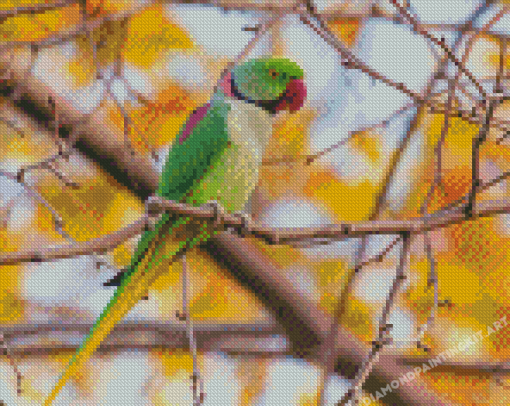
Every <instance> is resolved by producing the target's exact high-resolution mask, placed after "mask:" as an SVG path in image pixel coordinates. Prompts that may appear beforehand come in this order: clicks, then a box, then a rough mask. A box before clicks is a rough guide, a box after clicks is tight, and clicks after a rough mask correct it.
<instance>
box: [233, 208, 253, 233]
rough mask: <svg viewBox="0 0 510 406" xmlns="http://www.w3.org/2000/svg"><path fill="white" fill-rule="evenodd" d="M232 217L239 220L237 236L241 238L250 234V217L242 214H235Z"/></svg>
mask: <svg viewBox="0 0 510 406" xmlns="http://www.w3.org/2000/svg"><path fill="white" fill-rule="evenodd" d="M234 216H235V217H238V218H240V219H241V228H240V230H239V234H240V235H241V237H246V236H247V235H248V234H250V233H251V230H252V224H251V217H250V215H249V214H246V213H244V212H237V213H234Z"/></svg>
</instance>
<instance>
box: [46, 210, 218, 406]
mask: <svg viewBox="0 0 510 406" xmlns="http://www.w3.org/2000/svg"><path fill="white" fill-rule="evenodd" d="M191 222H192V219H191V217H180V218H178V219H177V220H174V221H173V222H172V220H171V219H170V215H168V214H167V213H165V214H164V215H163V218H162V219H161V220H160V221H159V222H158V224H157V225H156V228H155V229H154V230H153V231H147V232H146V233H145V234H144V236H143V237H142V240H141V241H140V244H139V246H138V248H137V252H136V254H135V255H134V256H133V258H134V259H133V262H132V264H131V266H130V269H129V270H128V272H127V273H126V275H125V277H124V278H123V280H122V283H121V285H120V286H119V287H118V288H117V290H116V291H115V294H114V296H113V297H112V299H111V300H110V302H109V303H108V305H107V306H106V308H105V309H104V310H103V312H102V314H101V316H100V317H99V318H98V319H97V321H96V323H95V324H94V326H93V327H92V329H91V331H90V333H89V334H88V336H87V337H86V339H85V340H84V342H83V344H82V345H81V346H80V348H79V349H78V350H77V351H76V353H75V355H74V356H73V357H72V358H71V361H70V362H69V364H68V365H67V368H66V370H65V371H64V373H63V374H62V375H61V377H60V379H59V380H58V382H57V384H56V385H55V387H54V388H53V390H52V392H51V394H50V395H49V396H48V397H47V398H46V400H45V401H44V404H43V405H44V406H50V405H51V404H52V402H53V401H54V400H55V398H56V397H57V396H58V394H59V392H60V391H61V389H62V388H63V387H64V386H65V384H66V383H67V381H68V380H69V379H70V378H72V377H74V376H76V374H78V373H79V371H80V370H81V368H82V367H83V366H84V364H85V363H86V362H87V361H88V360H89V359H90V357H91V356H92V354H93V353H94V351H95V350H96V349H97V348H98V347H99V346H100V345H101V343H102V342H103V341H104V339H105V338H106V337H107V336H108V334H109V333H110V332H111V331H112V330H113V328H114V327H115V325H116V324H117V323H118V322H119V321H120V320H121V319H122V318H123V317H124V316H125V315H126V314H127V313H128V312H129V311H130V310H131V309H132V308H133V307H134V306H135V305H136V304H137V303H138V301H140V300H141V299H142V298H143V297H144V296H145V295H147V291H148V288H149V287H150V286H151V285H152V283H154V281H155V280H156V279H157V278H158V277H159V276H160V275H161V274H162V273H163V272H164V270H165V269H163V270H159V271H158V268H159V267H158V265H160V264H161V263H162V262H163V261H164V260H170V262H173V261H174V260H175V259H177V258H178V257H179V256H180V254H182V253H183V252H185V251H186V250H189V249H191V248H193V247H194V246H195V245H197V244H198V243H201V242H204V241H206V240H208V239H209V238H210V237H211V235H210V228H209V227H208V223H207V222H201V223H198V224H197V231H196V232H195V233H194V236H190V237H188V238H185V239H183V240H181V241H179V240H176V241H175V242H172V244H175V247H174V246H172V247H171V249H169V250H168V249H164V248H167V241H166V240H168V237H169V236H170V235H179V234H180V233H184V234H183V235H186V234H188V235H189V233H186V228H187V227H189V225H190V223H191Z"/></svg>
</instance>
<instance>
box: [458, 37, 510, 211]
mask: <svg viewBox="0 0 510 406" xmlns="http://www.w3.org/2000/svg"><path fill="white" fill-rule="evenodd" d="M505 54H506V41H503V42H502V43H501V52H500V57H499V69H498V73H497V76H496V88H495V89H494V93H495V94H502V93H503V91H502V89H501V88H500V86H501V76H502V75H503V74H504V70H505V60H504V57H505ZM499 103H501V99H498V98H496V97H492V98H490V100H489V101H488V107H487V112H486V114H485V121H484V123H483V125H482V127H481V128H480V131H479V132H478V135H477V136H476V137H475V138H473V150H472V159H471V165H472V166H471V176H472V185H471V191H470V194H469V199H468V205H467V207H466V217H468V218H469V217H471V216H472V215H473V209H474V207H475V205H476V197H477V192H478V188H479V186H480V185H481V184H482V181H481V179H480V146H481V145H482V144H483V143H484V142H485V140H486V139H487V134H488V132H489V129H490V125H491V120H492V117H493V113H494V109H495V108H496V105H497V104H499Z"/></svg>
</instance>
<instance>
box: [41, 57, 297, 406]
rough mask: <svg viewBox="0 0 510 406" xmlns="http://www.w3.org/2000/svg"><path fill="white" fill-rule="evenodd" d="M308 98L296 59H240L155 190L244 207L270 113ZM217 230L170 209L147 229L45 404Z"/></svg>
mask: <svg viewBox="0 0 510 406" xmlns="http://www.w3.org/2000/svg"><path fill="white" fill-rule="evenodd" d="M305 98H306V86H305V84H304V81H303V71H302V69H301V68H300V67H299V65H298V64H296V63H295V62H292V61H290V60H288V59H284V58H272V57H263V58H255V59H250V60H248V61H246V62H243V63H240V64H238V65H237V66H235V67H234V68H233V69H232V70H231V71H230V72H229V73H227V74H226V75H224V77H223V79H222V80H221V81H220V83H219V85H218V86H217V88H216V91H215V93H214V95H213V97H212V98H211V100H210V101H209V103H207V104H205V105H204V106H202V107H199V108H197V109H196V110H195V111H194V112H193V114H192V115H191V116H190V117H189V118H188V120H187V122H186V124H185V125H184V126H183V128H182V129H181V131H180V133H179V135H178V137H177V138H176V141H175V143H174V145H173V147H172V149H171V150H170V152H169V155H168V158H167V161H166V163H165V166H164V168H163V172H162V174H161V178H160V182H159V187H158V190H157V192H156V194H157V195H158V196H161V197H163V198H166V199H169V200H174V201H179V202H184V203H188V204H190V205H193V206H200V205H202V204H204V203H207V202H209V201H216V202H218V203H219V204H220V205H221V206H222V207H223V208H225V209H226V210H227V211H229V212H237V211H241V210H243V208H244V206H245V204H246V202H247V201H248V198H249V196H250V194H251V193H252V191H253V189H254V188H255V186H256V184H257V181H258V171H259V167H260V165H261V164H262V155H263V151H264V149H265V146H266V144H267V142H268V141H269V138H270V136H271V134H272V120H271V118H272V116H274V115H275V114H277V113H278V112H279V111H281V110H285V109H288V110H289V111H290V112H292V113H293V112H295V111H297V110H299V109H300V108H301V107H302V106H303V103H304V101H305ZM215 233H216V231H215V230H214V228H213V226H212V222H211V221H205V220H203V219H202V220H194V219H193V218H191V217H188V216H176V215H172V214H169V213H164V214H163V215H162V216H161V218H160V220H159V221H158V222H157V224H156V225H155V227H154V228H153V229H150V230H146V231H145V232H144V234H143V235H142V238H141V239H140V242H139V243H138V246H137V249H136V251H135V254H134V255H133V257H132V261H131V264H130V266H129V267H128V268H127V269H126V270H125V271H124V272H122V273H121V274H118V275H117V277H116V278H114V280H113V282H112V283H111V285H118V287H117V289H116V291H115V293H114V295H113V297H112V298H111V300H110V302H109V303H108V305H107V306H106V308H105V309H104V310H103V312H102V314H101V315H100V316H99V317H98V319H97V320H96V322H95V324H94V326H93V327H92V329H91V331H90V332H89V334H88V335H87V337H86V338H85V340H84V341H83V343H82V345H81V346H80V348H78V350H77V351H76V353H75V354H74V356H73V357H72V358H71V360H70V362H69V364H68V365H67V368H66V370H65V371H64V373H63V374H62V375H61V377H60V379H59V380H58V382H57V384H56V385H55V387H54V388H53V390H52V392H51V394H50V395H49V396H48V397H47V398H46V400H45V402H44V406H49V405H51V404H52V402H53V401H54V400H55V398H56V397H57V395H58V394H59V392H60V390H61V389H62V388H63V387H64V386H65V384H66V382H67V381H68V380H69V378H71V377H73V376H75V375H76V374H77V373H78V372H79V371H80V370H81V368H82V367H83V365H84V364H85V363H86V362H87V360H88V359H89V358H90V357H91V356H92V354H93V353H94V351H95V350H96V349H97V348H98V347H99V346H100V344H101V343H102V342H103V341H104V339H105V338H106V337H107V336H108V334H109V333H110V332H111V331H112V330H113V328H114V327H115V325H116V324H117V323H118V322H119V321H120V320H121V319H122V318H123V317H124V316H125V315H126V314H127V313H128V312H129V311H130V310H131V309H132V308H133V307H134V306H135V305H136V304H137V302H138V301H140V300H141V299H143V298H145V297H146V296H147V294H148V289H149V287H150V286H151V285H152V283H154V281H155V280H156V279H157V278H158V277H160V276H161V274H162V272H164V270H165V269H166V270H167V271H168V269H169V268H170V266H171V264H172V263H173V262H174V261H177V260H178V259H179V258H180V257H182V255H183V254H184V253H185V252H186V251H188V250H189V249H191V248H193V247H194V246H196V245H197V244H200V243H202V242H205V241H207V240H208V239H209V238H211V237H212V236H213V235H214V234H215ZM161 269H163V271H161Z"/></svg>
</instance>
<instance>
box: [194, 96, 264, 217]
mask: <svg viewBox="0 0 510 406" xmlns="http://www.w3.org/2000/svg"><path fill="white" fill-rule="evenodd" d="M217 102H218V101H217ZM222 103H226V104H228V105H229V107H230V109H229V112H228V116H227V120H226V123H227V127H228V128H227V131H228V134H229V146H228V147H227V148H226V149H225V150H224V151H223V153H222V156H221V157H220V158H219V159H218V160H217V161H216V162H215V164H214V165H213V167H212V168H211V169H210V170H209V171H207V173H206V174H205V175H204V177H203V178H202V180H201V182H200V185H199V187H198V188H197V189H196V190H193V194H192V198H193V200H196V201H200V202H206V201H208V200H217V201H218V202H219V203H220V204H221V205H222V206H223V207H224V208H225V209H227V210H228V211H231V212H233V211H241V210H243V209H244V207H245V205H246V203H247V201H248V199H249V197H250V195H251V193H252V192H253V190H254V189H255V186H256V185H257V183H258V175H259V168H260V165H261V164H262V156H263V154H264V149H265V147H266V145H267V142H268V141H269V138H270V136H271V133H272V122H271V117H270V115H269V114H268V113H267V112H266V111H264V110H263V109H261V108H259V107H257V106H255V105H254V104H252V103H246V102H244V101H242V100H237V99H233V98H226V99H225V100H224V101H222Z"/></svg>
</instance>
